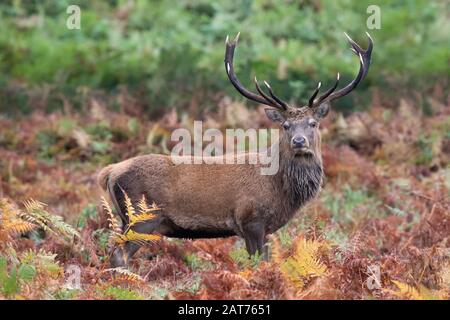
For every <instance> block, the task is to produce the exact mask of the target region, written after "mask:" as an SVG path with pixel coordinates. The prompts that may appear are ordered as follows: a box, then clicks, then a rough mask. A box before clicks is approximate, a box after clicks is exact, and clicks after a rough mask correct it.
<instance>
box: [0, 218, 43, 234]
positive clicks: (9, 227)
mask: <svg viewBox="0 0 450 320" xmlns="http://www.w3.org/2000/svg"><path fill="white" fill-rule="evenodd" d="M2 229H3V230H2V231H4V232H6V233H8V234H10V235H12V236H14V235H20V234H24V233H27V232H30V231H32V230H34V229H36V226H35V225H34V224H32V223H30V222H28V221H24V220H19V219H14V220H9V221H5V222H2Z"/></svg>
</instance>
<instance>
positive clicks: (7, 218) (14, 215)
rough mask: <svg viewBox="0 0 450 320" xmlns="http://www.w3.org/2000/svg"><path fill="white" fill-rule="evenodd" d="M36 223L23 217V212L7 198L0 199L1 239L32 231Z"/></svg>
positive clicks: (8, 238) (4, 239)
mask: <svg viewBox="0 0 450 320" xmlns="http://www.w3.org/2000/svg"><path fill="white" fill-rule="evenodd" d="M33 229H36V225H35V224H33V223H31V222H29V221H26V220H24V219H22V212H21V211H19V209H17V208H15V207H14V205H13V204H12V203H11V202H9V201H8V200H7V199H1V200H0V240H2V241H6V240H11V239H10V237H12V236H17V235H20V234H24V233H27V232H30V231H31V230H33Z"/></svg>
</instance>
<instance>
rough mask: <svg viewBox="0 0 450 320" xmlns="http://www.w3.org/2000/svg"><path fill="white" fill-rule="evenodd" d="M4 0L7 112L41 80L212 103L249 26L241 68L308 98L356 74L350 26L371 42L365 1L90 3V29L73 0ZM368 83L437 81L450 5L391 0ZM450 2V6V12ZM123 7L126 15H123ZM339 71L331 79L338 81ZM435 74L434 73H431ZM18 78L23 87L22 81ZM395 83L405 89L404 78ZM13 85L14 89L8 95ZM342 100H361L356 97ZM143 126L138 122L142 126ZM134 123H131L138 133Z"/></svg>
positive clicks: (444, 71) (0, 40) (156, 103)
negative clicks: (231, 48)
mask: <svg viewBox="0 0 450 320" xmlns="http://www.w3.org/2000/svg"><path fill="white" fill-rule="evenodd" d="M50 3H53V1H31V2H28V1H27V2H22V1H17V2H14V3H10V2H6V3H3V4H1V5H0V10H1V12H2V13H1V15H2V19H0V27H1V28H2V30H8V32H7V33H6V32H5V33H3V34H2V35H0V52H2V53H1V55H0V69H1V70H2V73H1V75H0V83H4V84H5V85H1V86H0V87H1V88H2V89H1V90H0V97H1V99H0V101H2V102H3V103H2V104H1V105H0V110H2V111H3V110H4V111H6V112H10V113H13V112H16V111H17V110H22V111H30V109H32V107H31V105H33V103H34V101H35V100H36V99H35V95H34V97H33V95H30V94H28V92H29V88H28V87H27V86H17V85H14V84H13V81H20V82H23V83H26V84H28V85H29V86H30V87H32V88H39V89H41V90H38V92H42V94H41V95H39V94H38V96H39V97H41V98H42V97H45V98H46V99H47V100H48V103H47V106H46V109H47V110H54V109H55V108H59V109H60V108H62V106H63V101H62V100H61V95H63V96H65V97H66V98H68V99H69V101H70V102H72V104H73V105H74V106H80V105H84V104H85V97H86V87H88V88H96V89H101V90H103V91H106V92H109V93H114V94H115V93H117V91H118V90H117V89H119V86H122V85H126V87H127V89H128V90H129V91H130V92H131V93H132V94H133V96H135V97H137V98H138V99H139V100H141V101H142V102H143V104H144V105H145V106H148V107H149V108H148V109H149V110H152V109H155V108H161V107H163V108H164V107H166V108H167V107H173V106H177V107H180V108H181V107H185V106H188V105H190V103H191V102H192V101H195V102H197V103H200V104H201V105H202V106H203V107H209V106H210V105H212V104H213V103H215V102H216V101H213V100H212V97H213V95H216V94H217V93H218V92H220V91H226V92H227V93H228V94H230V95H232V96H233V97H237V94H236V93H235V92H234V90H233V88H232V86H231V85H229V83H228V80H227V78H226V75H225V73H224V72H223V62H222V60H223V51H224V44H223V41H224V39H225V37H226V35H227V34H229V35H231V36H232V35H235V34H236V33H237V32H238V31H241V32H242V38H241V39H242V40H241V41H242V42H243V43H242V44H241V46H240V47H239V49H238V53H237V56H238V59H237V62H236V68H237V72H238V73H239V74H240V75H241V78H242V82H243V83H244V85H247V86H248V85H250V84H251V79H252V78H253V75H255V74H258V75H259V76H260V77H261V78H265V79H267V80H270V81H271V83H272V86H273V87H274V89H275V90H276V91H277V92H279V94H280V96H283V97H286V98H292V99H294V100H295V101H298V100H301V101H303V102H304V100H305V98H306V96H307V95H308V94H309V93H310V91H311V90H312V88H313V87H314V86H315V85H316V83H317V81H319V80H322V81H325V83H324V85H326V84H328V83H329V82H331V81H332V78H333V76H332V75H333V74H335V73H336V72H337V71H340V72H341V79H342V80H343V81H342V82H344V81H348V80H349V79H350V78H352V77H353V76H354V74H355V72H356V68H357V63H356V62H357V61H356V59H355V57H354V56H353V55H351V54H350V52H349V51H347V50H346V46H347V45H346V44H345V39H344V37H343V32H344V31H346V32H348V33H349V34H351V35H352V36H354V37H355V38H356V39H357V40H358V41H360V42H361V43H362V44H363V45H364V46H365V44H366V40H365V38H364V37H365V36H364V31H366V19H367V18H368V16H369V14H368V13H367V7H368V6H369V5H370V4H372V2H371V1H369V0H364V1H350V0H344V1H338V2H336V1H331V0H324V1H321V2H320V5H318V4H317V3H316V2H315V1H303V2H297V1H265V0H255V1H245V2H235V1H232V2H230V1H225V0H219V1H207V0H200V1H176V2H174V1H168V0H165V1H158V2H154V1H133V2H124V1H114V2H105V1H100V0H92V1H81V2H79V4H80V5H81V8H82V16H81V23H82V26H81V30H69V29H67V28H66V27H65V23H66V18H67V16H68V15H67V13H66V8H67V6H66V5H67V4H68V3H69V2H68V1H58V4H57V5H53V4H50ZM377 5H379V7H380V9H381V29H380V30H369V31H370V32H371V34H372V36H373V38H374V40H375V46H376V48H375V50H374V58H373V65H372V68H371V72H370V73H369V75H368V79H367V80H366V81H365V82H364V83H362V84H361V86H360V88H359V90H358V92H357V93H356V95H360V96H364V95H365V92H364V90H365V89H367V88H368V86H372V85H373V86H378V87H384V88H386V89H389V88H390V87H391V86H392V85H391V84H387V83H386V79H391V78H393V79H395V80H398V81H396V82H398V83H402V84H408V85H409V86H411V87H415V88H422V87H423V86H425V87H427V86H428V87H429V86H430V84H433V83H435V79H436V78H442V77H446V76H447V75H448V74H449V72H450V69H449V68H450V66H449V64H448V60H449V57H450V49H449V46H448V45H447V43H448V35H447V31H446V30H448V29H449V27H450V25H449V20H448V19H447V14H448V4H446V3H445V2H429V1H425V0H419V1H408V2H406V3H401V4H400V3H396V2H392V1H380V2H379V3H377ZM446 12H447V13H446ZM119 13H120V14H119ZM327 79H328V80H327ZM431 79H433V80H434V81H432V82H430V80H431ZM11 88H12V89H11ZM393 89H396V88H393ZM10 90H14V91H15V93H14V94H13V95H11V94H8V93H9V92H10ZM340 104H341V105H342V106H346V107H348V106H352V105H353V101H352V98H351V97H349V98H346V99H343V100H342V101H341V102H340ZM131 126H133V124H131ZM134 130H135V129H131V131H132V132H133V131H134Z"/></svg>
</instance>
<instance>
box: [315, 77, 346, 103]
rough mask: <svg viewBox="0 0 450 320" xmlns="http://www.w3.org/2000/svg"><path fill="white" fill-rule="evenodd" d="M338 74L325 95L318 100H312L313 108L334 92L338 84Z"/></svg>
mask: <svg viewBox="0 0 450 320" xmlns="http://www.w3.org/2000/svg"><path fill="white" fill-rule="evenodd" d="M339 77H340V75H339V72H338V74H337V76H336V81H335V82H334V85H333V86H332V87H331V88H330V89H328V90H327V91H325V93H324V94H323V95H321V96H320V97H319V98H318V99H316V100H314V102H313V106H317V105H320V104H321V103H322V102H323V101H324V100H325V99H326V98H328V97H329V95H330V94H332V93H333V92H334V90H336V88H337V86H338V84H339Z"/></svg>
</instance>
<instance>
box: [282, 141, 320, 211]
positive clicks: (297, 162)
mask: <svg viewBox="0 0 450 320" xmlns="http://www.w3.org/2000/svg"><path fill="white" fill-rule="evenodd" d="M281 147H283V146H281ZM277 176H278V179H279V182H280V184H281V188H282V189H283V191H284V194H285V196H286V197H287V198H288V204H289V206H290V207H291V208H292V209H294V210H296V209H298V208H300V207H301V206H303V205H304V204H306V202H308V201H310V200H311V199H313V198H314V197H315V196H316V195H317V194H318V192H319V190H320V187H321V184H322V177H323V168H322V159H321V157H320V154H319V155H316V156H312V155H311V156H307V157H303V156H301V157H295V156H294V155H293V154H292V153H291V152H290V151H286V152H280V170H279V172H278V174H277Z"/></svg>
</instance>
